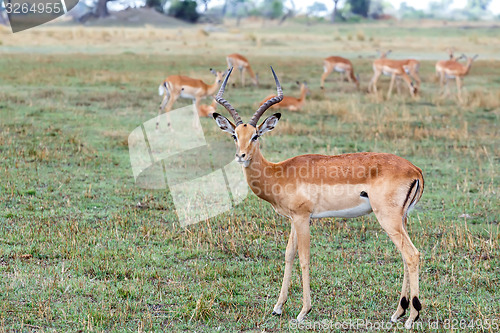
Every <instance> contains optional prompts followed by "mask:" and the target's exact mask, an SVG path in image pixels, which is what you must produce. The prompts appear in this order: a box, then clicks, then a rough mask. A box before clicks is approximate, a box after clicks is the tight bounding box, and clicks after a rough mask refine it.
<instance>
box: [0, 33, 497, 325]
mask: <svg viewBox="0 0 500 333" xmlns="http://www.w3.org/2000/svg"><path fill="white" fill-rule="evenodd" d="M314 29H317V28H314ZM343 29H344V28H343ZM345 29H351V30H350V32H351V33H352V35H353V36H355V34H356V31H358V30H359V29H358V28H356V27H355V26H354V27H352V28H349V26H346V27H345ZM377 29H381V30H383V29H382V28H377ZM447 29H449V28H447ZM447 31H448V30H447ZM365 33H366V30H365ZM400 33H401V34H402V32H400ZM427 33H428V34H430V33H431V32H429V31H428V29H427V28H426V29H422V31H420V30H419V31H418V34H417V35H425V34H427ZM447 33H448V32H447ZM306 35H307V33H305V34H303V35H301V37H302V38H304V36H306ZM456 35H457V34H455V33H454V34H453V36H454V37H456ZM402 36H403V35H402ZM367 37H369V35H367ZM427 37H428V36H427ZM464 38H466V37H464ZM299 39H300V38H299ZM331 39H332V40H333V39H334V36H333V35H332V36H331ZM354 39H355V37H354ZM231 43H232V44H231ZM287 43H289V44H293V43H298V42H296V41H293V40H288V41H287ZM353 43H355V42H353ZM444 43H445V42H443V44H444ZM231 45H232V46H233V47H236V46H235V45H238V44H236V43H234V42H229V44H228V45H224V49H223V50H214V49H211V48H210V47H208V49H211V50H212V52H211V53H210V54H208V55H207V56H205V57H204V58H199V57H197V56H194V55H193V56H190V55H188V56H183V57H179V56H170V57H159V56H138V55H135V54H129V53H124V54H114V55H111V54H106V53H105V52H102V53H99V54H79V53H75V54H71V55H68V54H64V55H62V54H61V55H58V54H52V55H47V54H35V55H33V54H23V53H16V54H5V55H2V57H1V58H0V68H2V80H1V81H0V119H1V122H0V156H1V157H2V158H1V159H0V170H1V171H0V179H1V180H2V181H1V184H0V331H1V330H7V331H9V330H18V331H51V330H56V331H78V330H84V331H87V330H89V331H90V330H95V331H103V330H104V331H125V330H128V331H138V330H139V331H150V330H163V331H173V330H189V331H194V330H196V331H213V330H215V329H220V330H221V331H240V330H266V331H277V330H280V329H288V328H290V326H289V321H290V320H291V319H293V318H294V317H295V316H296V315H297V314H298V312H299V311H300V308H301V296H302V290H301V285H300V274H299V269H298V260H297V261H296V263H295V268H294V272H293V276H292V285H291V288H290V297H289V300H288V302H287V303H286V305H285V306H284V313H283V316H282V317H280V318H276V317H272V316H271V315H270V313H271V312H272V308H273V306H274V303H275V302H276V300H277V297H278V293H279V288H280V287H281V280H282V275H283V268H284V250H285V247H286V242H287V238H288V234H289V229H290V227H289V221H287V220H286V219H285V218H282V217H280V216H278V215H277V214H276V213H275V212H274V210H273V209H272V207H271V206H270V205H269V204H267V203H265V202H263V201H261V200H259V199H258V198H257V197H256V196H255V195H253V194H250V195H249V196H248V198H247V199H245V201H244V202H243V203H241V204H239V205H238V206H237V208H236V209H235V210H233V211H231V212H228V213H225V214H223V215H220V216H218V217H216V218H212V219H210V220H208V221H204V222H201V223H199V224H196V225H192V226H189V227H188V228H186V229H184V228H181V227H180V226H179V223H178V221H177V217H176V215H175V213H174V211H173V209H174V206H173V203H172V198H171V196H170V194H169V193H168V192H165V191H148V190H142V189H140V188H138V187H136V186H135V185H134V180H133V176H132V170H131V167H130V161H129V155H128V147H127V137H128V134H129V133H130V132H131V131H132V130H133V129H134V128H135V127H137V126H139V125H140V124H141V123H143V122H144V121H146V120H149V119H150V118H152V117H154V116H155V114H156V112H157V111H156V110H157V107H158V105H159V103H160V98H159V97H158V96H157V95H156V90H157V86H158V84H159V82H161V80H162V79H163V78H164V76H166V75H167V74H169V73H172V72H175V73H186V74H189V75H192V76H197V77H202V78H204V79H205V80H207V81H208V80H209V79H210V80H212V79H211V76H210V74H209V73H208V68H209V67H214V68H222V67H223V66H224V65H225V64H224V55H225V52H226V50H225V48H230V47H231ZM321 47H322V48H323V50H322V54H323V53H325V54H326V53H328V52H331V50H330V49H329V48H328V45H323V46H321ZM26 48H30V46H26ZM282 49H283V46H279V45H278V46H275V47H274V46H271V47H270V49H266V52H265V56H262V57H254V58H253V59H252V60H253V61H252V62H253V64H254V68H255V69H256V70H257V71H258V72H259V75H260V78H261V81H262V85H261V87H260V88H254V87H248V88H246V89H241V88H239V87H236V88H230V89H228V92H227V99H228V100H230V101H231V102H232V104H233V105H234V106H236V107H237V108H238V110H240V114H241V115H242V116H243V118H244V119H248V118H249V117H250V116H251V114H252V111H253V110H255V107H256V106H257V104H256V103H257V102H258V101H260V100H261V99H262V98H263V97H264V96H266V94H268V93H270V92H272V91H273V84H272V77H271V75H270V72H269V71H268V69H267V68H268V67H267V66H268V65H270V64H272V65H273V66H274V68H275V69H276V70H277V73H278V75H279V76H280V79H281V81H282V82H283V86H284V89H285V93H289V94H293V95H298V88H297V87H296V86H295V84H294V82H295V81H296V80H307V81H308V82H309V86H310V88H311V91H312V94H311V96H310V97H309V100H308V104H306V107H305V110H304V111H303V112H301V113H288V112H284V113H283V118H282V121H280V123H279V125H278V127H277V128H276V130H275V131H273V132H272V133H269V134H268V135H266V136H267V137H265V138H264V139H263V140H264V143H263V149H262V150H263V153H264V155H265V156H266V157H267V158H268V159H270V160H271V161H279V160H282V159H285V158H288V157H292V156H295V155H297V154H302V153H326V154H340V153H347V152H358V151H380V152H390V153H395V154H398V155H400V156H402V157H405V158H407V159H408V160H410V161H411V162H413V163H414V164H416V165H417V166H419V167H420V168H422V169H423V171H424V177H425V181H426V183H425V185H426V187H425V192H424V195H423V198H422V200H421V201H420V203H419V205H418V206H417V209H416V210H415V211H413V213H412V215H411V216H410V223H409V233H410V237H411V238H412V240H413V242H414V244H415V245H416V247H417V248H418V249H419V250H420V251H421V253H422V256H421V258H422V260H421V275H420V293H421V297H420V298H421V301H422V303H423V312H422V313H421V323H422V325H423V326H422V328H421V329H419V331H422V332H428V331H429V329H426V327H427V326H426V325H429V324H430V323H431V322H435V321H436V320H439V323H440V326H439V327H440V329H441V331H448V330H446V329H445V328H446V327H445V326H444V325H445V323H446V320H452V319H458V320H465V321H466V322H467V323H471V322H472V321H475V322H481V321H482V322H484V321H485V320H486V319H489V320H493V319H496V320H499V321H500V293H499V292H498V290H499V287H500V281H499V280H500V273H499V271H500V259H499V258H500V250H499V240H500V234H499V205H498V203H499V196H498V185H499V176H498V163H499V158H498V156H499V155H500V152H499V148H498V147H499V146H500V145H499V143H500V142H499V128H498V121H499V119H498V118H499V111H500V102H499V101H500V93H499V91H500V81H499V80H498V77H499V75H500V62H499V61H484V60H483V61H480V60H479V61H477V63H475V64H474V67H473V70H472V71H471V74H470V76H468V77H467V78H466V80H465V82H466V83H465V85H466V92H467V93H466V94H467V98H466V102H465V103H464V104H463V105H458V104H457V103H456V102H455V101H454V100H453V99H451V98H449V99H444V100H441V99H439V98H437V95H436V92H437V88H438V87H437V84H436V83H435V82H432V81H431V79H430V78H431V77H432V75H433V64H434V62H433V61H424V62H423V63H422V66H421V74H422V77H423V91H422V96H421V97H420V98H419V99H417V100H412V99H411V98H410V97H409V96H408V93H407V92H406V91H404V94H403V96H397V95H394V96H393V98H392V99H391V100H390V101H386V100H385V99H384V98H382V97H380V98H376V97H374V96H371V95H367V94H366V93H365V91H364V89H365V88H366V82H367V80H368V79H369V77H370V75H371V72H370V71H371V65H370V61H369V60H365V59H354V64H355V66H356V68H357V71H358V72H359V73H360V75H361V77H362V80H363V82H364V83H363V85H362V88H363V91H361V92H357V91H356V90H355V88H354V86H353V85H349V84H348V83H343V82H339V79H338V76H335V75H332V76H331V77H330V80H329V81H328V82H327V83H326V91H325V92H324V93H322V92H321V91H320V90H319V77H320V74H321V70H322V69H321V59H320V58H319V59H318V58H313V57H311V56H303V57H302V56H300V50H297V49H296V50H295V51H293V50H290V51H289V52H290V53H293V52H294V54H293V55H289V56H280V53H281V50H282ZM114 51H115V50H113V51H112V52H114ZM201 51H203V49H202V50H201ZM292 51H293V52H292ZM256 53H258V51H256ZM469 53H470V52H469ZM443 56H446V55H445V54H443ZM387 86H388V84H387V79H384V78H382V79H381V82H380V83H379V89H380V90H382V91H384V92H385V89H387ZM452 92H453V90H452ZM380 96H382V93H381V95H380ZM188 104H189V102H178V104H177V106H180V105H188ZM219 112H222V110H221V108H219ZM224 112H225V111H224ZM202 125H203V127H204V130H205V134H206V135H207V136H209V137H212V136H216V135H217V136H223V137H225V136H224V135H223V134H221V133H219V131H218V129H217V128H216V125H215V123H214V122H213V120H211V119H202ZM226 139H227V140H231V139H230V138H229V136H228V137H227V138H226ZM139 203H140V205H139ZM311 232H312V242H311V244H312V246H311V254H312V258H311V289H312V301H313V310H312V311H311V313H310V314H309V315H308V317H307V318H308V321H309V322H311V323H312V322H316V321H323V320H328V321H332V322H346V321H349V320H354V321H355V320H358V319H364V320H370V321H373V322H387V321H388V320H389V318H390V316H391V314H392V313H393V311H394V310H395V309H396V303H397V300H398V296H399V291H400V287H401V283H402V274H403V264H402V260H401V256H400V255H399V253H398V252H397V250H396V248H395V246H394V245H393V244H392V242H391V241H390V240H389V238H388V237H387V235H386V234H385V233H384V232H383V231H382V229H381V228H380V226H379V225H378V222H377V221H376V219H375V217H374V216H373V215H369V216H366V217H362V218H357V219H350V220H344V219H322V220H315V221H314V222H313V225H312V228H311ZM499 325H500V323H499ZM455 327H456V328H459V326H458V325H456V326H455ZM469 330H470V331H474V332H477V331H481V329H479V326H474V327H473V328H469ZM484 331H491V332H493V331H495V330H493V329H490V330H488V329H485V330H484Z"/></svg>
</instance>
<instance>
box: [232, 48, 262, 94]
mask: <svg viewBox="0 0 500 333" xmlns="http://www.w3.org/2000/svg"><path fill="white" fill-rule="evenodd" d="M226 61H227V68H232V67H236V68H238V69H239V70H240V76H241V86H242V87H244V86H245V72H248V75H250V78H251V79H252V82H253V84H254V85H256V86H258V85H259V79H258V77H257V75H256V74H255V73H254V72H253V70H252V66H250V63H249V62H248V59H247V58H245V57H244V56H242V55H241V54H238V53H233V54H230V55H228V56H227V57H226Z"/></svg>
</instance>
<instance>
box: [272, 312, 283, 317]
mask: <svg viewBox="0 0 500 333" xmlns="http://www.w3.org/2000/svg"><path fill="white" fill-rule="evenodd" d="M271 315H272V316H276V317H281V313H277V312H275V311H273V313H271Z"/></svg>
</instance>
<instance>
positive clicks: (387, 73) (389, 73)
mask: <svg viewBox="0 0 500 333" xmlns="http://www.w3.org/2000/svg"><path fill="white" fill-rule="evenodd" d="M382 74H384V75H385V76H392V73H391V72H386V71H382Z"/></svg>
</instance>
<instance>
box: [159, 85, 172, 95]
mask: <svg viewBox="0 0 500 333" xmlns="http://www.w3.org/2000/svg"><path fill="white" fill-rule="evenodd" d="M165 93H167V94H169V93H168V88H167V82H163V83H162V84H160V85H159V86H158V95H160V96H163V95H164V94H165ZM169 95H170V94H169Z"/></svg>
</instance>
